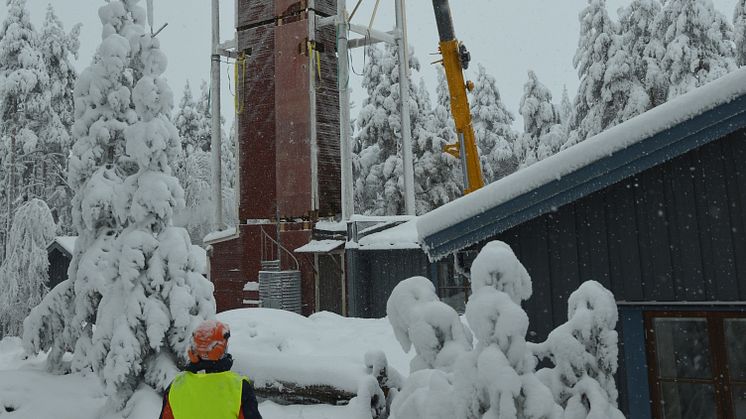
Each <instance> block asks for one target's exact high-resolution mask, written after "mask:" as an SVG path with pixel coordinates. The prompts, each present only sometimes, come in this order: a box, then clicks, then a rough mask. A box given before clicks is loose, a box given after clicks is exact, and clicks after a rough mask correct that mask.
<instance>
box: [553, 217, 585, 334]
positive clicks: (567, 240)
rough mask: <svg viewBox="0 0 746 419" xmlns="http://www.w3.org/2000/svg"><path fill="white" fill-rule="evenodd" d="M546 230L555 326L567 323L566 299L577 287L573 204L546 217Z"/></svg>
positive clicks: (578, 281) (577, 275) (577, 272)
mask: <svg viewBox="0 0 746 419" xmlns="http://www.w3.org/2000/svg"><path fill="white" fill-rule="evenodd" d="M547 230H548V236H549V254H550V269H551V281H552V295H553V303H552V313H553V318H554V324H559V323H562V322H564V321H565V320H567V299H568V297H569V296H570V294H571V293H572V292H573V291H575V289H577V288H578V286H579V285H580V272H579V269H578V265H579V263H578V246H577V244H578V241H577V235H576V228H575V209H574V205H572V204H571V205H565V206H564V207H561V208H559V209H558V210H557V211H556V212H554V213H552V214H549V215H548V218H547Z"/></svg>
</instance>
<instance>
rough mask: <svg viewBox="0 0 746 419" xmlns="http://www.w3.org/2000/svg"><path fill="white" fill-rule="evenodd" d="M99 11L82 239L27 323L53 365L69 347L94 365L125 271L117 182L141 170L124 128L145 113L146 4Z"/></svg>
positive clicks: (78, 142) (82, 125)
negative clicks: (140, 79)
mask: <svg viewBox="0 0 746 419" xmlns="http://www.w3.org/2000/svg"><path fill="white" fill-rule="evenodd" d="M99 18H100V19H101V23H102V26H103V28H102V34H101V38H102V42H101V44H100V45H99V47H98V49H97V51H96V54H95V55H94V58H93V61H92V63H91V65H90V66H89V67H88V68H86V69H85V70H84V71H83V72H82V73H81V74H80V76H79V78H78V80H77V82H76V84H75V89H74V93H73V94H74V101H75V123H74V125H73V130H72V131H73V132H72V134H73V139H74V140H75V144H74V145H73V148H72V153H71V156H70V160H69V164H68V166H69V167H68V184H69V186H70V187H71V188H72V190H73V192H74V197H73V201H72V204H73V205H72V206H73V209H72V215H73V224H74V225H75V229H76V230H77V233H78V240H77V242H76V248H75V252H74V254H73V259H72V261H71V263H70V268H69V270H68V280H66V281H64V282H63V283H62V284H60V285H59V286H57V287H56V288H55V291H54V292H52V293H50V294H48V296H47V297H45V299H44V300H43V301H42V303H41V304H40V305H39V306H38V307H36V308H35V309H34V310H32V312H31V314H30V315H29V317H28V319H27V320H26V321H27V323H28V326H29V327H25V328H24V345H25V347H26V350H27V351H28V352H33V353H36V352H40V351H47V350H49V351H50V352H49V356H48V358H47V365H48V368H49V369H52V370H59V369H60V367H59V365H58V364H59V362H60V360H61V357H62V355H63V354H64V353H65V352H66V351H70V352H73V353H74V357H73V362H72V368H73V369H75V370H82V369H89V368H91V367H92V360H91V358H90V357H89V351H90V349H91V338H92V334H93V330H94V325H95V323H96V315H97V312H98V309H99V302H100V300H101V293H102V289H103V288H105V287H106V286H108V285H109V284H111V283H112V282H113V281H114V279H115V278H116V276H117V274H118V273H117V269H116V266H115V265H114V262H115V260H114V259H113V258H114V257H115V255H114V254H113V252H114V246H113V245H114V240H115V239H116V237H117V236H118V235H119V234H120V232H121V231H122V225H121V223H120V220H119V219H118V218H117V217H116V215H115V214H114V200H115V197H116V194H117V190H116V189H117V186H118V185H119V184H121V183H122V178H123V177H125V176H128V175H130V174H132V173H134V172H135V171H136V170H137V167H136V165H135V163H134V162H133V161H132V159H131V158H129V157H127V156H125V155H124V146H125V144H124V142H125V139H124V129H125V128H126V127H127V126H129V125H131V124H134V123H136V122H137V121H138V115H137V113H136V112H135V109H134V103H133V102H132V100H131V97H132V89H133V87H134V84H135V81H136V76H137V75H138V74H140V75H141V74H142V72H143V61H142V60H141V59H140V54H141V53H142V45H143V42H146V41H147V40H148V39H149V37H146V36H144V35H145V34H146V33H148V32H147V30H146V29H145V26H144V24H145V10H144V9H143V8H142V7H140V6H138V0H128V1H126V2H123V1H110V2H107V3H106V4H105V5H104V6H102V7H100V8H99ZM58 290H59V291H58ZM60 326H64V327H60Z"/></svg>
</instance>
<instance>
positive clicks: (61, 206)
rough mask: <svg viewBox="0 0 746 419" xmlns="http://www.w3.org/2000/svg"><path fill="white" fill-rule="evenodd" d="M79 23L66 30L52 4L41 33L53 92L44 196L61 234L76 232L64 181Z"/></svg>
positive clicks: (46, 132)
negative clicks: (66, 31) (68, 31)
mask: <svg viewBox="0 0 746 419" xmlns="http://www.w3.org/2000/svg"><path fill="white" fill-rule="evenodd" d="M80 27H81V25H80V24H77V25H75V26H74V27H73V29H72V31H70V33H69V34H68V33H65V31H64V28H63V25H62V22H61V21H60V20H59V18H58V17H57V15H56V14H55V12H54V8H53V7H52V5H51V4H50V5H48V6H47V14H46V18H45V19H44V26H42V30H41V36H40V48H41V52H42V57H43V58H44V63H45V65H46V68H47V72H48V73H49V89H50V92H51V109H52V110H53V112H52V113H51V114H50V120H49V123H48V124H47V127H46V128H45V130H44V131H43V132H42V133H41V136H42V137H43V138H44V141H43V142H44V143H45V144H46V145H47V147H46V155H47V156H48V159H47V161H45V162H44V163H45V164H47V166H46V167H45V170H44V171H45V172H46V173H45V175H46V176H45V183H46V185H45V190H46V192H45V197H46V201H47V203H48V204H49V206H50V208H51V209H52V212H53V214H56V218H57V229H58V231H59V232H60V233H61V234H68V235H69V234H72V233H73V232H74V231H75V228H74V226H73V221H72V205H71V203H70V201H71V200H72V191H71V190H70V188H69V187H68V185H67V182H66V181H65V179H66V177H67V159H68V156H69V154H70V150H71V148H72V126H73V123H74V122H75V103H74V94H73V91H74V87H75V82H76V80H77V78H78V73H77V71H76V70H75V66H74V65H73V63H72V59H73V58H76V59H77V57H78V49H79V47H80V41H79V39H78V38H79V36H80Z"/></svg>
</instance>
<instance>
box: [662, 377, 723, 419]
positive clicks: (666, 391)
mask: <svg viewBox="0 0 746 419" xmlns="http://www.w3.org/2000/svg"><path fill="white" fill-rule="evenodd" d="M661 387H662V388H661V390H662V396H663V400H661V403H662V404H663V417H664V418H665V419H715V418H716V417H717V408H716V407H715V390H714V388H713V386H712V385H710V384H693V383H661Z"/></svg>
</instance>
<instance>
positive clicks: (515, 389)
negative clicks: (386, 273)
mask: <svg viewBox="0 0 746 419" xmlns="http://www.w3.org/2000/svg"><path fill="white" fill-rule="evenodd" d="M471 279H472V284H471V285H472V295H471V297H470V298H469V302H468V303H467V306H466V319H467V320H468V324H469V328H470V329H469V328H466V327H465V326H464V325H463V323H461V321H460V320H459V319H457V320H456V322H458V325H459V326H458V327H457V326H455V324H456V323H455V322H454V321H453V317H452V315H451V314H446V313H447V312H448V310H445V309H442V308H440V305H442V303H441V302H440V301H439V300H438V298H437V296H436V295H435V290H434V287H433V285H432V283H431V282H430V281H429V280H428V279H426V278H422V277H415V278H410V279H408V280H406V281H403V282H402V283H400V284H399V286H397V287H396V288H395V290H394V292H393V293H392V295H391V297H390V298H389V302H388V305H387V314H388V315H389V322H390V323H391V325H392V327H393V328H394V333H395V335H396V337H397V339H398V340H399V342H400V343H401V345H402V348H404V350H405V351H408V350H409V349H410V348H411V346H414V348H415V350H416V351H417V355H416V356H415V358H414V359H413V361H412V365H411V366H412V371H413V373H412V375H410V376H409V377H407V378H406V380H405V381H404V384H403V386H402V388H401V391H400V392H398V393H397V394H396V397H395V398H394V400H393V403H392V405H391V414H392V416H391V417H392V418H394V419H404V418H407V419H419V418H423V419H424V418H428V419H431V418H435V419H441V418H443V419H445V418H448V419H452V418H455V419H498V418H499V419H505V418H515V419H519V418H520V419H589V418H591V419H601V418H608V419H622V418H623V417H624V416H623V415H622V414H621V413H620V411H619V410H618V409H617V407H616V405H617V391H616V387H615V383H614V373H615V372H616V369H617V356H618V349H617V334H616V331H614V326H615V325H616V321H617V310H616V303H615V301H614V296H613V295H612V294H611V293H610V292H609V291H608V290H606V289H605V288H603V286H601V285H600V284H598V283H596V282H592V281H589V282H586V283H585V284H583V285H582V286H581V287H580V288H579V289H578V290H577V291H576V292H574V293H573V294H572V296H571V297H570V300H569V308H568V315H569V316H568V317H569V320H568V322H567V323H566V324H564V325H562V326H560V327H558V328H557V329H556V330H554V331H553V332H552V333H551V334H550V335H549V338H548V339H547V341H546V342H543V343H541V344H531V343H528V342H526V332H527V331H528V326H529V319H528V315H527V314H526V312H525V311H524V310H523V309H522V308H521V303H522V302H523V301H525V300H527V299H528V298H530V297H531V287H532V286H531V278H530V277H529V275H528V272H527V271H526V269H525V268H524V267H523V265H522V264H521V263H520V261H518V258H517V257H516V256H515V254H514V253H513V251H512V249H511V248H510V246H508V245H507V244H505V243H502V242H498V241H495V242H491V243H488V244H487V245H485V246H484V248H483V249H482V251H481V252H480V253H479V255H478V256H477V258H476V259H475V260H474V262H473V263H472V267H471ZM454 330H459V333H458V334H454V333H453V332H454ZM472 331H473V337H474V338H476V345H475V346H474V347H473V349H472V348H471V341H472ZM454 336H464V338H465V341H466V342H468V343H467V344H464V342H465V341H464V340H462V339H457V338H454ZM446 348H449V350H446ZM537 357H541V358H546V359H548V360H549V361H551V362H552V363H554V367H553V368H545V369H542V370H541V371H539V372H536V366H537V362H538V359H537ZM371 358H372V359H371V360H369V361H370V362H368V364H371V365H377V364H382V362H381V361H378V362H377V361H376V359H377V358H376V357H371ZM445 361H447V362H445ZM366 362H367V361H366ZM370 368H372V369H375V368H376V367H370ZM380 368H382V367H380V366H379V367H378V369H380Z"/></svg>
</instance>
